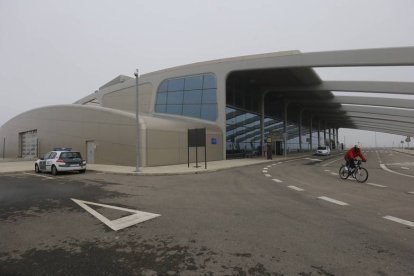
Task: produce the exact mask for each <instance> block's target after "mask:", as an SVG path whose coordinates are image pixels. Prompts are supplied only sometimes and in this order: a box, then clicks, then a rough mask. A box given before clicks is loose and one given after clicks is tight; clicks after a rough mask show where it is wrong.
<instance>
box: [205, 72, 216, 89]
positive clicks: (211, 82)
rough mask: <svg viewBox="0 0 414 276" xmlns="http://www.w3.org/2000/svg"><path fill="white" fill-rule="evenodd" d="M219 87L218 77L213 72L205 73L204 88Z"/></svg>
mask: <svg viewBox="0 0 414 276" xmlns="http://www.w3.org/2000/svg"><path fill="white" fill-rule="evenodd" d="M210 88H217V85H216V77H215V76H214V75H213V74H208V75H204V82H203V89H210Z"/></svg>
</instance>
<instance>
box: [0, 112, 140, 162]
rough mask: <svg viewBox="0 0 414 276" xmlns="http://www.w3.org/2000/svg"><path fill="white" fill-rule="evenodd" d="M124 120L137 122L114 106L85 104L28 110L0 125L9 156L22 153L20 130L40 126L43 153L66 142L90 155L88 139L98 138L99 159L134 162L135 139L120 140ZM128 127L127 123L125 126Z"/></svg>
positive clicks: (103, 160)
mask: <svg viewBox="0 0 414 276" xmlns="http://www.w3.org/2000/svg"><path fill="white" fill-rule="evenodd" d="M121 121H122V122H124V123H125V124H126V125H128V124H129V125H130V126H133V125H134V118H133V117H132V116H130V115H128V114H127V113H121V112H117V111H113V110H110V109H103V108H96V107H89V106H81V105H70V106H54V107H45V108H41V109H37V110H33V111H28V112H26V113H23V114H21V115H19V116H17V117H16V118H14V119H12V120H10V121H9V122H7V123H6V124H5V125H3V126H2V127H1V128H0V138H3V137H5V138H6V157H7V158H16V157H17V156H18V154H19V147H18V139H19V132H24V131H28V130H33V129H37V137H38V139H39V148H38V150H39V154H40V155H43V154H45V153H46V152H48V151H50V150H52V149H53V147H62V146H66V147H72V148H73V149H74V150H79V151H80V152H81V154H82V156H83V157H84V158H86V141H87V140H95V142H96V143H97V149H96V151H95V161H96V163H101V164H119V165H133V164H134V162H135V142H134V140H133V139H124V140H123V141H122V143H120V136H121V134H120V126H119V124H118V122H121ZM127 128H128V127H127V126H125V127H124V129H123V130H125V129H127ZM130 128H131V129H132V130H130V131H129V132H128V134H130V133H134V131H133V130H134V129H135V128H134V127H130ZM133 137H135V135H134V136H133ZM131 142H133V143H131ZM128 143H129V144H128ZM1 147H2V146H1ZM0 152H2V148H1V149H0Z"/></svg>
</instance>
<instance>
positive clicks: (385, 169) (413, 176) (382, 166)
mask: <svg viewBox="0 0 414 276" xmlns="http://www.w3.org/2000/svg"><path fill="white" fill-rule="evenodd" d="M380 167H381V169H383V170H384V171H387V172H390V173H395V174H399V175H403V176H407V177H412V178H414V175H408V174H403V173H399V172H395V171H392V170H390V169H388V168H387V166H385V165H384V164H380Z"/></svg>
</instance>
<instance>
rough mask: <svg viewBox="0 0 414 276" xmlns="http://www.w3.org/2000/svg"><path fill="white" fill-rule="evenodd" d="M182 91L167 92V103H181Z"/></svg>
mask: <svg viewBox="0 0 414 276" xmlns="http://www.w3.org/2000/svg"><path fill="white" fill-rule="evenodd" d="M182 103H183V92H168V98H167V104H182Z"/></svg>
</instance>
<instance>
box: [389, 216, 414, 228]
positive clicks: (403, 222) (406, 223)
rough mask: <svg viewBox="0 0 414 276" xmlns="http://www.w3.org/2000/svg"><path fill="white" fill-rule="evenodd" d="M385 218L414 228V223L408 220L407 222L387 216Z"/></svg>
mask: <svg viewBox="0 0 414 276" xmlns="http://www.w3.org/2000/svg"><path fill="white" fill-rule="evenodd" d="M384 218H385V219H388V220H392V221H394V222H398V223H401V224H404V225H407V226H410V227H414V222H411V221H408V220H405V219H400V218H396V217H393V216H385V217H384Z"/></svg>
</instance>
